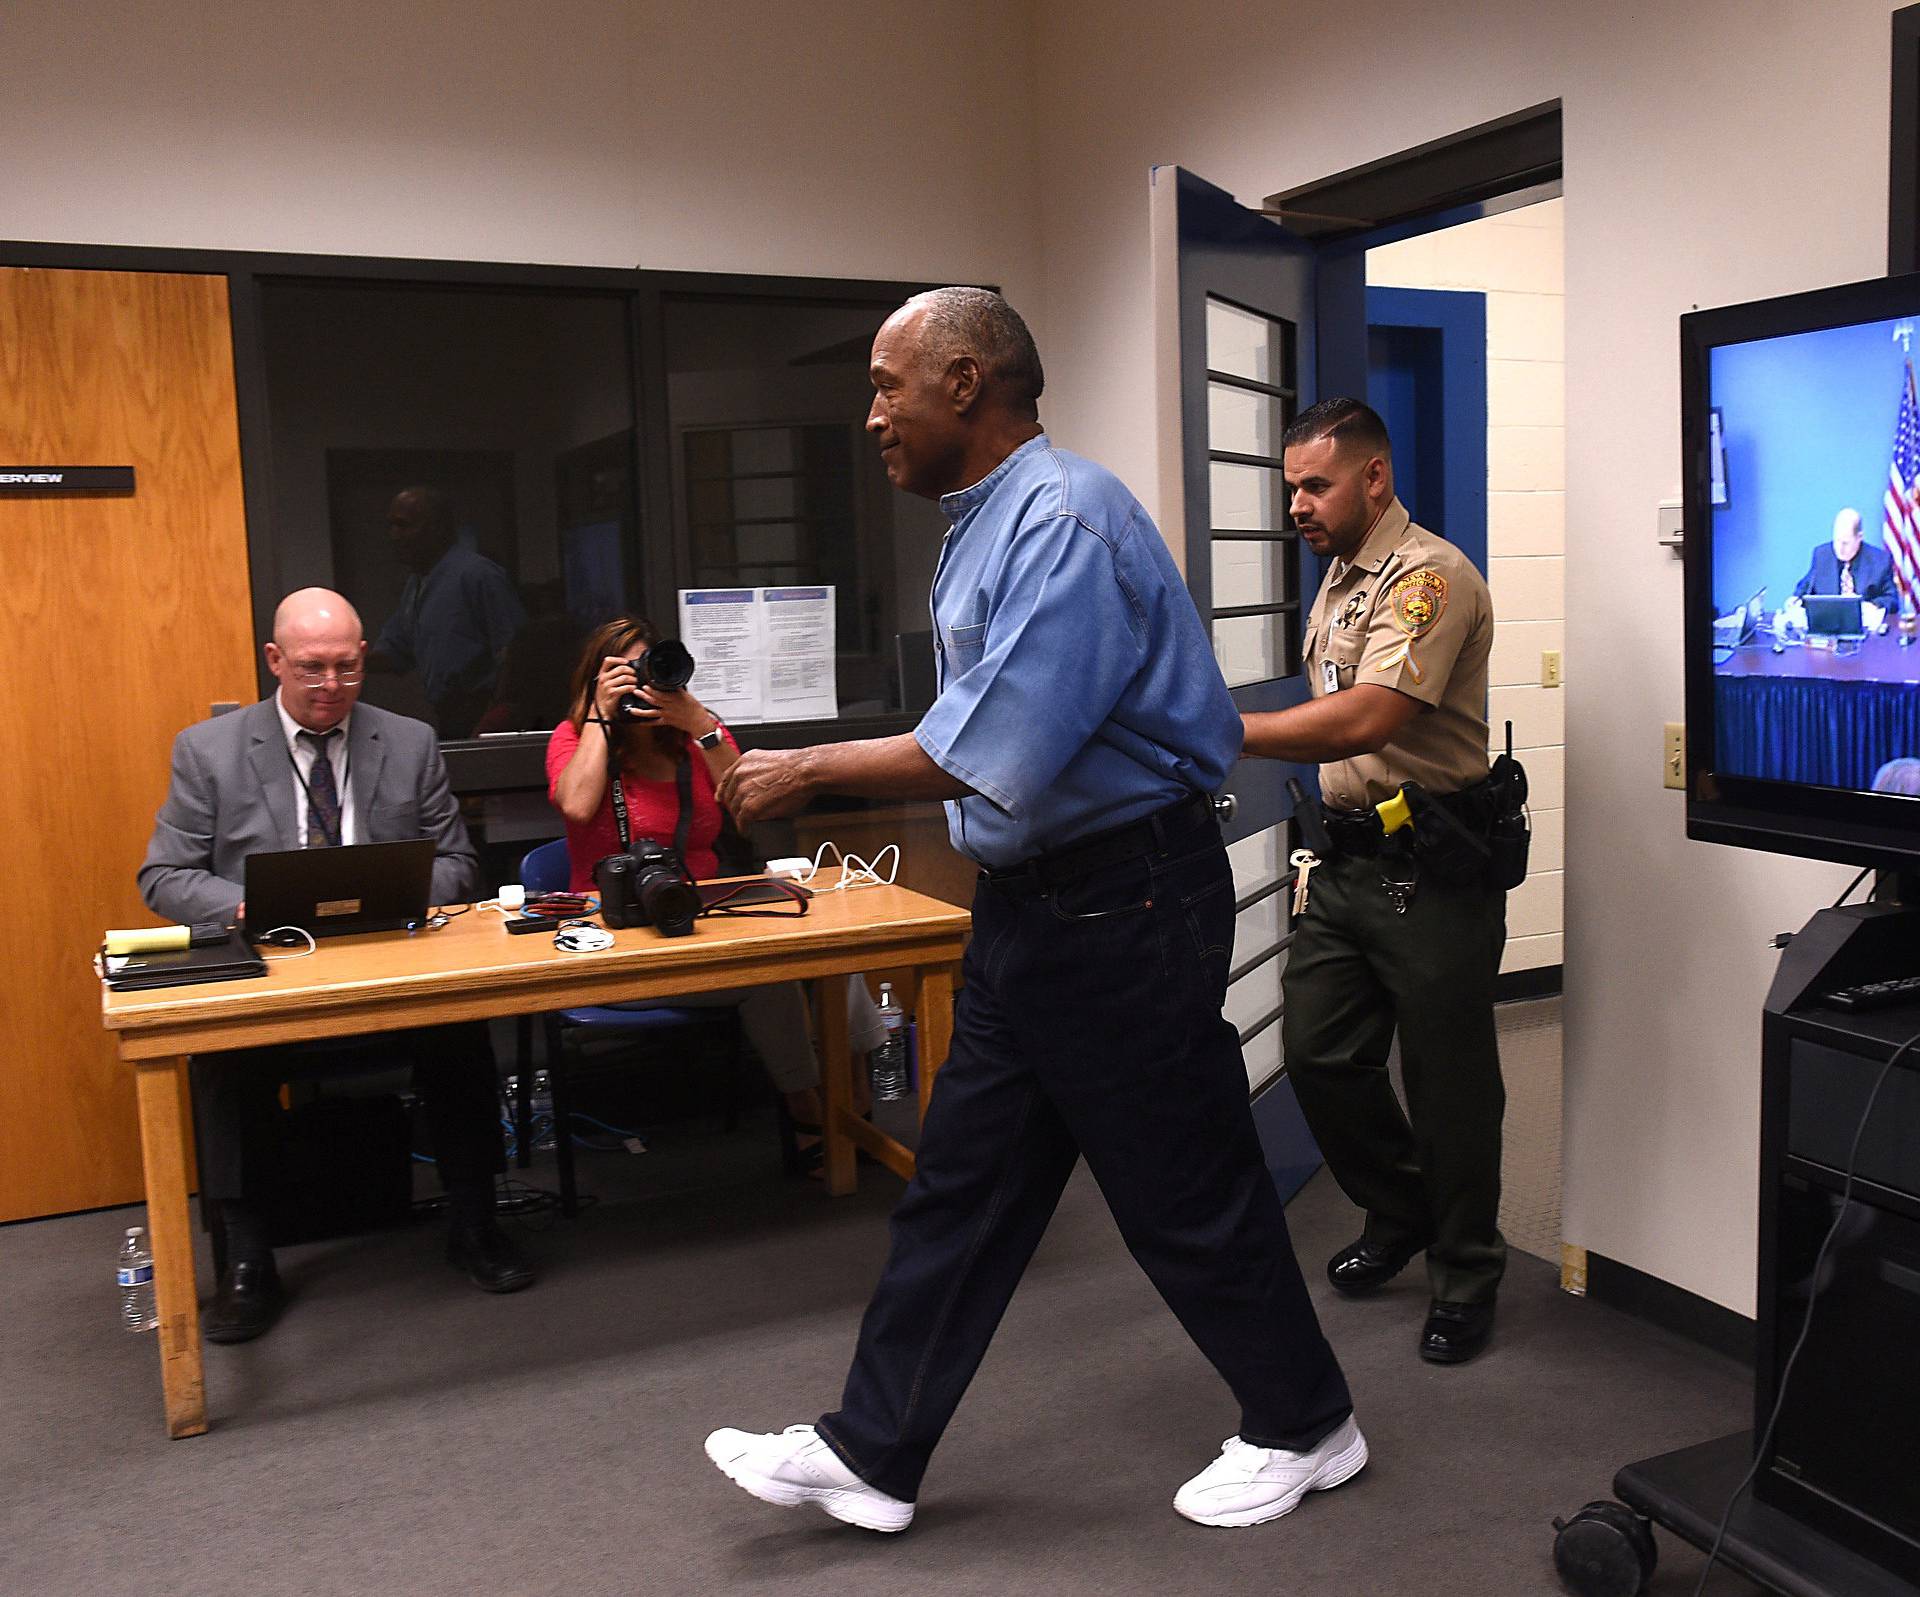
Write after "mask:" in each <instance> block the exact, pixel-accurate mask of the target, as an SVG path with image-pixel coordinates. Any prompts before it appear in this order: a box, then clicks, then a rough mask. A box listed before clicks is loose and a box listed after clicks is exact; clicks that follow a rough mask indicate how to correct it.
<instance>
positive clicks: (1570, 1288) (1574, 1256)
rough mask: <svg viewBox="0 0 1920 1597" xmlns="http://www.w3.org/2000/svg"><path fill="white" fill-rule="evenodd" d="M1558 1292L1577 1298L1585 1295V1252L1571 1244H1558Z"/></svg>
mask: <svg viewBox="0 0 1920 1597" xmlns="http://www.w3.org/2000/svg"><path fill="white" fill-rule="evenodd" d="M1560 1290H1561V1291H1562V1292H1571V1293H1572V1294H1573V1295H1574V1296H1575V1297H1577V1298H1583V1297H1585V1296H1586V1295H1587V1250H1586V1249H1585V1248H1581V1247H1576V1246H1574V1244H1573V1243H1571V1242H1563V1243H1561V1244H1560Z"/></svg>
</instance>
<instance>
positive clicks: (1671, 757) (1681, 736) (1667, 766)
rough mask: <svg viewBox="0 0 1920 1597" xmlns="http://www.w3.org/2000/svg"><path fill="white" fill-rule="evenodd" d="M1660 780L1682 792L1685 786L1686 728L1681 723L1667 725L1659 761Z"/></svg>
mask: <svg viewBox="0 0 1920 1597" xmlns="http://www.w3.org/2000/svg"><path fill="white" fill-rule="evenodd" d="M1660 780H1661V782H1662V783H1664V784H1665V785H1666V786H1667V787H1677V788H1679V789H1681V790H1682V791H1683V792H1684V791H1685V790H1686V786H1687V728H1686V723H1685V722H1682V721H1669V722H1668V723H1667V740H1666V747H1665V749H1664V751H1663V753H1662V755H1661V759H1660Z"/></svg>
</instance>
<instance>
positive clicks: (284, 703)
mask: <svg viewBox="0 0 1920 1597" xmlns="http://www.w3.org/2000/svg"><path fill="white" fill-rule="evenodd" d="M366 652H367V644H366V639H365V637H364V635H363V634H362V632H361V628H360V617H359V616H358V615H357V614H355V612H354V608H353V606H352V605H350V604H349V603H347V601H346V600H345V599H343V598H342V597H341V596H340V595H339V594H337V593H332V592H329V591H328V590H327V589H325V588H302V589H301V590H300V591H299V592H298V593H293V594H289V595H288V596H287V597H286V598H285V599H283V600H282V601H281V603H280V608H279V609H278V610H277V611H275V612H274V618H273V641H272V642H271V643H269V644H268V645H267V647H266V655H267V666H268V668H269V669H270V670H271V671H272V672H273V674H274V675H275V676H276V677H277V678H279V681H280V689H279V691H278V692H277V693H276V694H275V695H274V696H273V697H272V698H271V699H268V700H266V701H264V702H262V703H260V704H253V705H249V706H248V707H247V708H246V709H244V710H240V711H237V712H235V713H233V714H231V715H223V716H219V717H217V718H215V719H214V720H211V721H202V722H200V723H199V724H198V725H197V726H190V727H188V728H187V729H186V730H185V731H184V732H182V733H181V734H180V735H179V736H178V737H177V738H175V739H174V744H173V781H172V785H171V787H170V788H169V789H168V792H167V799H166V803H165V804H163V805H162V806H161V809H160V814H159V816H158V817H157V819H156V820H155V823H154V828H153V841H152V842H151V843H150V844H149V845H148V847H147V858H146V862H145V863H144V864H143V865H142V866H141V867H140V891H141V894H142V896H144V897H145V899H146V901H147V904H148V906H149V907H150V908H151V909H153V910H154V911H155V912H156V913H158V914H161V915H164V916H165V917H167V919H169V920H172V921H179V922H183V923H187V924H192V923H195V922H206V921H217V922H227V921H233V920H237V919H238V918H239V915H240V911H241V908H242V905H241V883H242V881H243V880H244V877H245V874H246V871H245V862H246V858H247V856H248V855H249V854H258V853H268V852H273V851H276V850H280V849H289V848H321V847H327V846H331V845H334V844H341V843H383V842H390V841H397V840H400V839H403V838H415V837H431V838H433V839H434V841H435V844H436V849H435V858H434V864H433V897H434V901H435V902H436V903H445V904H455V903H462V902H466V901H468V900H471V899H472V897H473V895H474V891H475V889H476V887H477V886H478V870H477V860H476V858H475V855H474V852H473V847H472V844H471V843H470V842H469V841H468V839H467V829H466V826H465V825H464V824H463V823H462V822H461V819H460V808H459V805H458V804H457V803H456V802H455V800H454V797H453V793H452V791H451V789H450V788H449V786H448V783H447V770H446V766H445V765H444V764H443V763H442V761H441V758H440V750H439V745H438V743H437V742H436V741H435V738H434V734H433V729H432V728H431V727H429V726H426V725H425V724H424V723H422V722H419V721H413V720H409V719H408V718H407V717H405V716H399V715H391V714H389V713H388V712H387V711H385V710H379V709H375V708H374V707H373V706H372V705H363V706H361V707H360V708H358V709H355V708H354V703H355V701H356V700H357V699H358V698H359V697H360V683H361V680H362V677H363V675H364V672H365V669H366ZM384 1040H385V1042H386V1043H388V1044H389V1045H390V1046H391V1048H392V1050H393V1052H394V1053H395V1054H397V1055H398V1056H400V1057H402V1058H405V1059H406V1060H407V1061H408V1062H409V1063H410V1064H411V1065H412V1066H413V1080H414V1088H415V1090H416V1091H417V1092H418V1093H419V1095H420V1100H421V1104H422V1107H423V1109H424V1110H425V1113H426V1116H427V1120H428V1125H429V1128H430V1130H431V1134H432V1138H433V1150H434V1155H435V1158H436V1160H437V1162H438V1164H439V1168H440V1177H441V1180H442V1182H443V1183H444V1184H445V1186H446V1189H447V1198H448V1206H449V1208H450V1209H451V1211H452V1215H453V1225H452V1231H451V1235H450V1237H449V1239H448V1243H447V1258H448V1260H449V1262H451V1263H452V1264H453V1265H454V1266H455V1267H456V1268H458V1269H460V1270H463V1271H464V1272H466V1274H467V1275H469V1276H470V1277H471V1278H472V1280H473V1282H474V1284H475V1285H476V1286H479V1287H481V1288H483V1289H484V1290H486V1291H489V1292H515V1291H518V1290H519V1289H520V1288H522V1287H525V1286H531V1285H532V1284H533V1273H532V1271H530V1270H529V1269H528V1268H527V1266H526V1265H525V1264H524V1263H523V1262H522V1261H521V1259H520V1258H519V1256H518V1254H517V1253H516V1251H515V1250H514V1248H513V1246H512V1244H511V1243H510V1242H509V1241H508V1240H507V1238H506V1236H505V1234H504V1233H503V1232H502V1231H501V1229H500V1227H499V1225H498V1223H497V1222H496V1221H495V1219H494V1210H493V1196H494V1193H493V1178H494V1175H495V1173H496V1172H497V1171H499V1170H502V1169H504V1168H505V1160H504V1158H503V1157H502V1148H501V1137H500V1111H499V1100H498V1083H497V1079H496V1077H495V1074H494V1067H493V1051H492V1048H491V1046H490V1045H489V1043H488V1040H487V1030H486V1027H485V1025H483V1024H481V1023H479V1022H477V1021H469V1022H465V1023H461V1024H457V1025H446V1026H426V1027H421V1028H418V1029H416V1030H411V1031H401V1032H394V1033H391V1034H389V1035H388V1036H387V1038H386V1039H384ZM325 1068H326V1064H325V1056H324V1054H318V1053H312V1052H303V1050H302V1048H301V1047H300V1045H297V1044H296V1045H294V1046H292V1047H277V1048H248V1049H238V1050H235V1051H233V1052H230V1053H219V1054H209V1055H206V1056H203V1057H198V1058H196V1059H195V1060H194V1061H193V1098H194V1107H195V1111H196V1115H195V1118H196V1124H197V1127H198V1135H199V1150H200V1199H201V1202H202V1203H203V1204H205V1205H208V1206H210V1208H211V1210H212V1211H213V1213H214V1214H216V1215H217V1216H218V1218H219V1220H220V1221H221V1223H222V1224H223V1225H224V1227H225V1231H226V1238H227V1262H226V1268H225V1269H224V1270H223V1271H222V1272H221V1276H220V1285H219V1291H218V1294H217V1296H216V1297H215V1300H214V1304H213V1307H212V1308H211V1309H210V1310H209V1311H208V1314H207V1323H206V1335H207V1337H208V1339H209V1340H210V1341H215V1342H245V1341H249V1340H251V1339H252V1338H254V1337H256V1336H259V1335H261V1334H262V1333H264V1332H265V1331H267V1330H269V1329H270V1328H271V1327H272V1325H273V1323H274V1321H275V1320H276V1319H278V1318H279V1314H280V1310H281V1308H282V1306H283V1305H284V1303H285V1293H284V1291H283V1289H282V1287H281V1284H280V1278H279V1274H278V1272H277V1271H276V1270H275V1268H274V1262H273V1253H272V1250H271V1248H270V1247H269V1245H268V1241H267V1234H266V1227H265V1222H264V1218H263V1214H262V1209H261V1202H260V1199H261V1194H262V1191H263V1182H264V1180H265V1179H266V1177H267V1175H268V1173H269V1171H270V1169H271V1165H272V1161H273V1148H274V1140H275V1128H276V1125H277V1119H276V1117H277V1114H278V1101H277V1094H278V1091H279V1086H280V1083H281V1082H283V1081H285V1080H287V1079H289V1078H290V1077H294V1076H301V1075H305V1074H309V1073H311V1072H312V1071H314V1070H315V1069H320V1070H324V1069H325Z"/></svg>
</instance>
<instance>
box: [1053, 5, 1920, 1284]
mask: <svg viewBox="0 0 1920 1597" xmlns="http://www.w3.org/2000/svg"><path fill="white" fill-rule="evenodd" d="M1888 11H1889V7H1888V5H1886V4H1884V3H1881V0H1818V3H1816V0H1804V3H1794V0H1692V3H1690V4H1687V5H1684V6H1677V5H1668V4H1664V3H1655V0H1638V3H1622V4H1616V5H1608V6H1595V5H1592V4H1590V3H1586V0H1484V3H1478V4H1472V5H1468V4H1465V3H1453V4H1445V5H1436V4H1432V3H1430V0H1417V3H1416V0H1380V3H1377V4H1375V5H1372V6H1368V7H1365V8H1363V9H1360V10H1355V9H1353V8H1347V9H1341V8H1338V7H1324V6H1304V5H1301V6H1288V7H1285V8H1251V7H1249V8H1239V7H1235V8H1231V9H1230V10H1222V11H1220V12H1218V13H1217V14H1212V15H1209V16H1208V17H1206V18H1205V19H1204V21H1200V20H1196V16H1195V14H1194V13H1193V12H1192V11H1189V10H1185V9H1180V8H1173V7H1168V6H1166V5H1164V4H1162V3H1159V0H1155V3H1152V4H1149V3H1147V0H1124V3H1115V0H1101V3H1098V4H1096V3H1093V0H1047V3H1045V4H1043V5H1042V8H1041V22H1042V26H1041V35H1040V47H1039V48H1040V71H1041V87H1042V91H1043V92H1042V95H1041V100H1040V104H1041V108H1042V112H1041V132H1040V141H1041V142H1040V159H1039V163H1038V164H1039V166H1040V168H1041V169H1042V171H1043V172H1044V173H1045V174H1046V185H1045V188H1044V190H1043V193H1042V215H1043V218H1044V220H1043V224H1042V241H1043V248H1044V259H1045V267H1046V274H1047V277H1046V280H1047V297H1046V320H1047V327H1048V330H1049V336H1050V344H1049V361H1050V369H1051V372H1052V376H1053V383H1054V388H1053V402H1052V406H1051V409H1050V423H1051V425H1052V426H1053V428H1054V430H1055V431H1056V432H1057V433H1058V434H1059V435H1060V436H1061V437H1062V438H1064V439H1066V440H1068V441H1070V442H1071V443H1072V444H1073V445H1074V446H1075V447H1077V448H1081V449H1085V450H1087V451H1088V452H1090V453H1092V454H1094V455H1097V456H1100V457H1102V458H1104V459H1106V460H1109V461H1111V462H1113V463H1114V464H1115V465H1117V466H1119V467H1120V468H1121V469H1122V470H1123V471H1125V472H1127V473H1128V474H1129V476H1130V477H1131V478H1132V479H1133V480H1134V481H1135V482H1137V483H1140V484H1142V485H1143V486H1144V487H1146V489H1147V491H1148V492H1149V493H1151V492H1153V491H1154V488H1155V486H1156V485H1155V482H1154V477H1155V448H1154V443H1155V440H1154V433H1153V418H1154V405H1153V403H1152V394H1151V382H1152V378H1151V373H1152V357H1153V349H1152V344H1151V336H1150V319H1149V318H1150V313H1151V300H1150V296H1149V291H1148V283H1149V275H1148V254H1147V252H1148V242H1149V240H1148V229H1147V173H1148V170H1149V168H1150V167H1151V166H1152V165H1153V164H1154V163H1157V162H1177V163H1180V164H1182V165H1185V166H1188V167H1190V168H1191V169H1192V170H1193V171H1195V172H1197V173H1198V174H1199V175H1200V176H1202V177H1205V178H1207V179H1209V180H1210V181H1212V182H1214V183H1217V184H1219V185H1220V186H1222V187H1223V188H1226V189H1229V190H1230V191H1232V192H1234V193H1235V194H1237V195H1239V196H1240V197H1241V199H1242V200H1243V201H1246V202H1252V203H1257V202H1258V201H1259V200H1260V198H1261V197H1262V196H1264V195H1266V194H1270V193H1274V192H1276V191H1278V190H1281V189H1285V188H1289V187H1292V186H1294V185H1296V184H1299V183H1305V182H1310V181H1312V180H1314V179H1316V178H1319V177H1323V176H1326V175H1329V174H1331V173H1334V172H1338V171H1341V170H1344V169H1345V168H1348V167H1351V166H1355V165H1358V164H1359V163H1361V162H1364V161H1369V160H1374V159H1377V158H1379V157H1381V156H1386V155H1390V154H1392V153H1394V152H1395V151H1398V150H1403V149H1407V148H1410V147H1412V146H1414V145H1417V144H1421V143H1424V142H1425V141H1427V140H1429V139H1433V138H1437V137H1440V136H1442V135H1444V134H1447V133H1451V132H1454V131H1457V130H1459V129H1461V128H1464V127H1469V126H1471V125H1473V124H1475V123H1477V122H1481V121H1485V120H1487V119H1489V118H1492V117H1496V116H1501V115H1504V114H1507V113H1509V112H1512V111H1516V110H1519V109H1521V108H1523V107H1526V106H1529V105H1534V104H1538V103H1539V102H1541V101H1544V100H1550V99H1554V98H1559V99H1561V100H1562V101H1563V102H1564V105H1565V124H1566V201H1565V205H1566V294H1567V298H1566V339H1567V347H1566V357H1567V371H1566V393H1567V520H1566V593H1567V649H1568V655H1569V658H1571V659H1572V660H1573V661H1575V662H1576V664H1577V669H1575V671H1574V672H1573V673H1572V675H1571V677H1570V678H1569V681H1568V686H1567V689H1566V715H1567V725H1568V728H1569V731H1568V740H1569V742H1568V764H1567V837H1566V867H1567V893H1566V904H1567V923H1566V956H1567V969H1568V980H1569V987H1568V992H1567V1005H1566V1015H1567V1033H1566V1117H1565V1120H1566V1139H1567V1143H1566V1194H1565V1203H1566V1221H1565V1230H1566V1236H1567V1239H1568V1240H1569V1241H1571V1242H1575V1243H1580V1244H1584V1245H1586V1246H1588V1247H1590V1248H1593V1249H1595V1250H1598V1251H1600V1252H1602V1253H1605V1254H1607V1255H1608V1256H1609V1257H1612V1258H1615V1259H1618V1260H1621V1261H1623V1262H1625V1263H1627V1264H1630V1265H1633V1266H1636V1267H1638V1268H1640V1269H1642V1270H1647V1271H1650V1272H1651V1273H1653V1274H1654V1275H1657V1276H1660V1277H1662V1278H1664V1279H1666V1280H1669V1281H1672V1282H1674V1283H1676V1284H1678V1285H1680V1286H1682V1287H1684V1288H1686V1289H1688V1290H1689V1291H1693V1292H1697V1293H1700V1294H1702V1295H1704V1296H1706V1297H1708V1298H1711V1299H1713V1300H1715V1301H1717V1302H1720V1303H1723V1304H1726V1305H1728V1306H1729V1307H1732V1308H1734V1309H1737V1310H1740V1311H1741V1312H1750V1311H1751V1308H1752V1302H1753V1241H1754V1183H1755V1178H1756V1142H1757V1137H1758V1105H1757V1097H1758V1084H1759V1034H1760V1026H1759V1022H1760V1002H1761V999H1762V996H1763V994H1764V991H1765V987H1766V983H1767V980H1768V977H1769V974H1770V972H1771V970H1772V966H1773V955H1772V953H1771V951H1770V950H1769V949H1768V948H1767V946H1766V939H1767V937H1768V936H1769V934H1771V933H1773V932H1775V931H1777V930H1780V929H1782V928H1786V927H1795V926H1798V925H1799V924H1800V923H1801V922H1802V921H1803V920H1804V919H1805V918H1806V916H1807V915H1808V914H1810V913H1811V911H1812V910H1813V909H1814V908H1815V907H1817V906H1818V905H1820V904H1821V903H1823V902H1826V901H1828V900H1830V899H1831V898H1832V897H1833V896H1834V895H1835V894H1837V893H1838V891H1839V890H1840V888H1841V886H1843V885H1844V883H1845V881H1846V879H1847V873H1846V872H1844V871H1842V870H1840V869H1838V868H1836V867H1831V866H1821V865H1812V864H1804V863H1799V862H1793V861H1785V860H1775V859H1772V858H1768V857H1764V856H1759V855H1751V854H1745V853H1740V852H1737V851H1733V850H1728V849H1721V848H1714V847H1710V846H1708V845H1705V844H1699V843H1690V842H1688V841H1687V840H1686V838H1685V836H1684V832H1683V818H1682V805H1681V795H1679V794H1678V793H1674V792H1668V791H1665V790H1664V789H1662V788H1661V786H1660V783H1659V776H1658V762H1659V758H1660V730H1661V724H1662V723H1663V722H1664V721H1666V720H1669V719H1677V718H1678V717H1679V716H1680V714H1681V662H1680V567H1679V563H1678V562H1676V561H1675V560H1673V559H1672V557H1671V556H1670V555H1668V554H1667V552H1666V551H1665V550H1663V549H1660V548H1658V547H1657V546H1656V545H1655V543H1654V507H1655V506H1656V504H1657V503H1658V502H1659V501H1660V500H1662V499H1664V498H1670V497H1672V496H1673V495H1674V493H1675V490H1676V488H1677V486H1678V482H1679V418H1678V360H1677V350H1678V339H1677V337H1676V325H1675V319H1676V318H1677V317H1678V316H1679V314H1680V313H1681V312H1682V311H1684V310H1686V309H1688V308H1689V307H1690V306H1692V305H1695V304H1700V305H1708V304H1720V303H1728V302H1732V301H1736V300H1741V299H1749V298H1755V297H1759V296H1763V295H1769V294H1779V293H1787V292H1791V291H1794V290H1799V289H1804V288H1811V287H1814V286H1817V285H1820V284H1826V283H1835V282H1842V281H1847V280H1849V279H1853V278H1860V277H1868V276H1872V275H1875V274H1877V273H1879V272H1881V271H1884V270H1885V264H1886V262H1885V248H1886V243H1885V238H1886V222H1885V216H1886V141H1887V83H1888V36H1889V25H1888V20H1887V19H1888Z"/></svg>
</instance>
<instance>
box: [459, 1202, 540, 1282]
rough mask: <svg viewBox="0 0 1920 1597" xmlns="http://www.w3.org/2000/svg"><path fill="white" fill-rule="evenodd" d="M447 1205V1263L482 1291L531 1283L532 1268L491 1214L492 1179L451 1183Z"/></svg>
mask: <svg viewBox="0 0 1920 1597" xmlns="http://www.w3.org/2000/svg"><path fill="white" fill-rule="evenodd" d="M447 1207H448V1208H449V1209H450V1210H451V1211H452V1215H453V1223H452V1225H451V1226H450V1227H449V1229H448V1231H447V1263H449V1264H450V1265H452V1266H453V1267H454V1268H455V1269H456V1270H459V1271H461V1272H462V1273H463V1274H464V1275H465V1276H466V1277H467V1279H468V1280H470V1281H471V1282H472V1283H473V1284H474V1285H475V1286H477V1287H478V1288H480V1290H481V1291H482V1292H520V1291H524V1290H525V1289H526V1288H528V1287H530V1286H532V1285H533V1268H532V1266H531V1265H529V1264H528V1263H527V1261H526V1260H525V1259H523V1258H522V1257H521V1256H520V1250H519V1249H518V1248H516V1247H515V1246H514V1245H513V1243H512V1241H511V1240H510V1239H509V1238H508V1236H507V1234H506V1232H504V1231H502V1230H501V1229H500V1223H499V1221H497V1220H496V1219H494V1217H493V1180H492V1178H491V1177H488V1178H486V1179H484V1180H480V1181H462V1182H457V1183H452V1184H450V1185H449V1186H448V1188H447Z"/></svg>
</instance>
